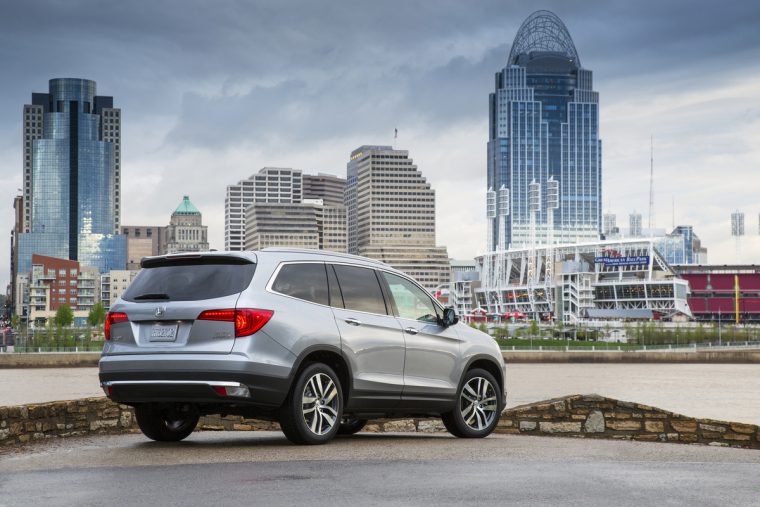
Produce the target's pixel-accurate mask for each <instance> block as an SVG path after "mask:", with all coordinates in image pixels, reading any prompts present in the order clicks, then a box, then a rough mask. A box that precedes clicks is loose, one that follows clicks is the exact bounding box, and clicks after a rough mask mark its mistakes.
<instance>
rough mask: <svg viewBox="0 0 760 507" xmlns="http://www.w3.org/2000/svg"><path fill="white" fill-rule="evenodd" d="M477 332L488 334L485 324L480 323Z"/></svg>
mask: <svg viewBox="0 0 760 507" xmlns="http://www.w3.org/2000/svg"><path fill="white" fill-rule="evenodd" d="M478 331H481V332H483V333H487V332H488V328H487V327H486V324H485V322H481V323H480V325H479V326H478Z"/></svg>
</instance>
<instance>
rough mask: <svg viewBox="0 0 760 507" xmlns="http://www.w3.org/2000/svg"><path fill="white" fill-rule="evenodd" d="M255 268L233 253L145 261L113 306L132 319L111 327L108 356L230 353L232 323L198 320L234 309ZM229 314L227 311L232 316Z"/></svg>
mask: <svg viewBox="0 0 760 507" xmlns="http://www.w3.org/2000/svg"><path fill="white" fill-rule="evenodd" d="M255 268H256V264H255V263H254V262H253V261H252V260H250V259H248V258H244V257H234V256H229V255H216V256H214V255H187V256H167V257H157V258H151V259H146V260H145V261H144V262H143V269H142V270H141V271H140V273H139V274H138V275H137V277H135V279H134V281H133V282H132V283H131V284H130V286H129V288H128V289H127V290H126V291H125V293H124V295H123V296H122V298H121V299H119V300H118V302H117V303H116V304H115V305H114V306H113V307H112V308H111V311H112V312H123V313H126V315H127V318H128V321H126V322H118V323H115V324H113V325H112V326H111V338H110V340H109V341H108V342H106V346H105V347H104V351H103V352H104V354H106V355H113V354H155V353H173V354H176V353H188V354H192V353H204V354H209V353H211V354H228V353H230V351H231V350H232V347H233V345H234V344H235V323H234V319H228V320H219V319H218V316H219V315H220V314H219V313H218V312H216V313H215V315H216V316H217V318H216V319H215V320H206V319H199V318H198V317H199V316H201V314H202V313H203V312H207V311H214V310H234V309H235V308H236V306H237V301H238V298H239V296H240V293H241V292H242V291H243V290H245V289H246V288H247V287H248V285H249V284H250V282H251V279H252V277H253V273H254V270H255ZM228 313H229V312H228Z"/></svg>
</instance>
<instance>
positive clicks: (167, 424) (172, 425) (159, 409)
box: [135, 403, 200, 442]
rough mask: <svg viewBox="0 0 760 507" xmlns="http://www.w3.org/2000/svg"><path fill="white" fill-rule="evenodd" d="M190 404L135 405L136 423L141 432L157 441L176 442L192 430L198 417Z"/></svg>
mask: <svg viewBox="0 0 760 507" xmlns="http://www.w3.org/2000/svg"><path fill="white" fill-rule="evenodd" d="M199 417H200V416H199V415H198V411H197V410H196V408H195V407H194V406H192V405H188V404H181V403H177V404H171V403H162V404H157V403H145V404H142V405H137V406H136V407H135V418H136V419H137V425H138V426H140V430H141V431H142V432H143V434H144V435H145V436H146V437H148V438H150V439H152V440H156V441H158V442H178V441H180V440H183V439H185V438H187V436H188V435H190V433H192V432H193V430H194V429H195V426H196V425H197V424H198V419H199Z"/></svg>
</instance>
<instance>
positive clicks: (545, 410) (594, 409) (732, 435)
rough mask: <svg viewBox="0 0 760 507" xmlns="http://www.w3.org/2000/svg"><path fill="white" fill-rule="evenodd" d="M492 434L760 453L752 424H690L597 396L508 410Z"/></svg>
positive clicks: (668, 414) (679, 417)
mask: <svg viewBox="0 0 760 507" xmlns="http://www.w3.org/2000/svg"><path fill="white" fill-rule="evenodd" d="M496 432H497V433H512V434H519V435H537V436H562V437H581V438H610V439H616V440H639V441H644V442H676V443H684V444H694V443H700V444H707V445H715V446H722V447H729V446H730V447H745V448H751V449H760V428H759V427H758V426H755V425H753V424H742V423H733V422H726V421H714V420H711V419H695V418H692V417H686V416H683V415H680V414H675V413H673V412H668V411H666V410H662V409H659V408H655V407H650V406H648V405H641V404H638V403H632V402H628V401H619V400H614V399H612V398H605V397H603V396H598V395H575V396H567V397H564V398H556V399H553V400H549V401H544V402H540V403H533V404H529V405H523V406H520V407H515V408H511V409H508V410H506V411H504V413H503V414H502V417H501V420H500V421H499V425H498V426H497V428H496Z"/></svg>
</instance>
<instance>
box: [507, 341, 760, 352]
mask: <svg viewBox="0 0 760 507" xmlns="http://www.w3.org/2000/svg"><path fill="white" fill-rule="evenodd" d="M500 348H501V350H502V351H507V352H669V351H672V352H696V351H698V350H741V349H760V341H741V342H724V343H720V344H718V343H700V344H697V343H689V344H684V345H678V344H668V345H626V344H617V343H616V344H605V343H604V342H600V343H599V345H589V346H577V345H576V346H573V345H565V346H556V345H506V346H501V347H500Z"/></svg>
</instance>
